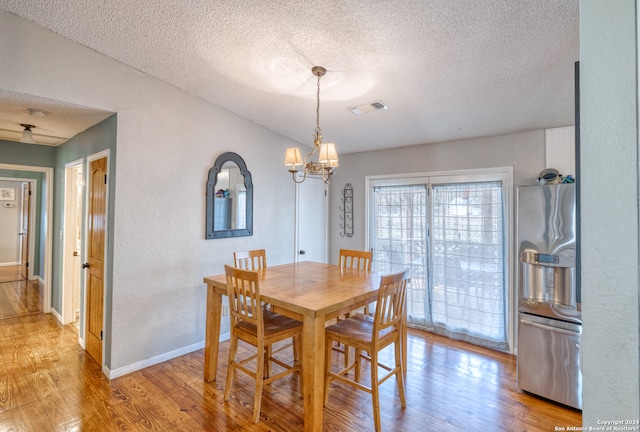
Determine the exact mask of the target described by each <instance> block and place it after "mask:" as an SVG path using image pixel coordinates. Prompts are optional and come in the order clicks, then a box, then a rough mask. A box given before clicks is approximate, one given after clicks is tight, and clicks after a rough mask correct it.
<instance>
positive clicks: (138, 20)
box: [0, 0, 579, 153]
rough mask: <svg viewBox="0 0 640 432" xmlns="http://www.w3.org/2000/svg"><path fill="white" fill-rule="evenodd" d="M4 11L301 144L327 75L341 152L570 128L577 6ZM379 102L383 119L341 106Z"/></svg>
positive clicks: (337, 2) (172, 1)
mask: <svg viewBox="0 0 640 432" xmlns="http://www.w3.org/2000/svg"><path fill="white" fill-rule="evenodd" d="M0 8H2V9H5V10H7V11H9V12H12V13H14V14H16V15H18V16H21V17H23V18H26V19H28V20H31V21H33V22H35V23H36V24H38V25H40V26H42V27H44V28H47V29H49V30H51V31H53V32H55V33H57V34H60V35H62V36H64V37H67V38H69V39H71V40H74V41H77V42H79V43H81V44H83V45H85V46H87V47H89V48H92V49H94V50H96V51H98V52H100V53H103V54H105V55H107V56H109V57H112V58H114V59H116V60H118V61H120V62H122V63H125V64H128V65H130V66H132V67H134V68H136V69H138V70H140V71H143V72H145V73H147V74H149V75H151V76H154V77H156V78H158V79H160V80H162V81H165V82H167V83H170V84H173V85H175V86H176V87H179V88H181V89H184V90H185V91H187V92H190V93H192V94H194V95H197V96H199V97H201V98H203V99H205V100H207V101H210V102H211V103H213V104H215V105H218V106H221V107H223V108H226V109H228V110H230V111H233V112H235V113H237V114H239V115H241V116H243V117H245V118H248V119H251V120H253V121H254V122H256V123H258V124H261V125H264V126H265V127H267V128H269V129H272V130H274V131H276V132H279V133H281V134H282V135H285V136H287V137H290V138H292V139H294V140H296V141H299V142H301V143H304V144H308V145H311V143H312V140H311V138H310V135H311V134H312V133H313V131H314V128H315V92H316V84H315V77H314V76H313V75H312V74H311V67H312V66H314V65H321V66H324V67H326V68H327V70H328V72H327V75H325V77H324V78H322V80H321V110H320V111H321V114H320V125H321V127H322V133H323V135H324V138H325V141H333V142H335V143H336V145H337V147H338V151H339V152H342V153H352V152H359V151H366V150H372V149H381V148H390V147H394V146H401V145H414V144H423V143H431V142H438V141H448V140H454V139H461V138H469V137H479V136H489V135H499V134H503V133H511V132H519V131H525V130H532V129H543V128H550V127H558V126H567V125H571V124H573V123H574V107H573V101H574V94H573V93H574V90H573V89H574V87H573V67H574V66H573V65H574V62H575V61H577V60H578V56H579V28H578V26H579V19H578V18H579V16H578V13H579V0H517V1H515V0H475V1H472V0H403V1H399V0H397V1H394V0H382V1H380V0H366V1H364V0H318V1H315V2H302V1H300V0H270V1H268V2H267V1H259V0H236V1H223V0H213V1H212V0H208V1H205V0H192V1H186V0H182V1H180V0H136V1H131V0H111V1H108V2H107V1H98V0H90V1H87V0H66V1H64V2H56V1H51V0H33V1H25V0H0ZM3 96H4V94H2V93H0V97H3ZM378 100H380V101H382V102H384V103H385V104H386V105H388V106H389V109H386V110H379V111H374V112H372V113H369V114H364V115H361V116H355V115H354V114H352V113H351V112H350V111H348V109H347V108H350V107H353V106H357V105H362V104H369V103H371V102H374V101H378ZM0 102H2V100H0ZM62 107H64V105H62ZM3 114H4V113H2V112H0V118H3V117H4V116H3ZM0 128H4V126H1V125H0ZM51 134H52V135H57V134H59V135H61V136H64V134H63V133H62V132H56V131H55V130H52V131H51Z"/></svg>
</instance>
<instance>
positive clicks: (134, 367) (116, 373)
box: [102, 333, 230, 379]
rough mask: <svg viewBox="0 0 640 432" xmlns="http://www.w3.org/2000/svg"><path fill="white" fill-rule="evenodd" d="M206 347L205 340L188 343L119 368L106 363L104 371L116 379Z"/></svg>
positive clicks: (221, 338) (109, 376)
mask: <svg viewBox="0 0 640 432" xmlns="http://www.w3.org/2000/svg"><path fill="white" fill-rule="evenodd" d="M229 338H230V334H229V333H224V334H221V335H220V342H223V341H226V340H229ZM202 348H204V341H200V342H197V343H194V344H191V345H187V346H185V347H182V348H179V349H177V350H173V351H169V352H166V353H162V354H159V355H157V356H153V357H150V358H148V359H146V360H141V361H138V362H135V363H131V364H129V365H126V366H122V367H119V368H117V369H113V370H110V369H109V368H108V367H107V366H106V365H105V366H103V367H102V372H103V373H104V374H105V375H106V377H107V378H109V379H115V378H118V377H121V376H123V375H126V374H129V373H131V372H135V371H139V370H142V369H144V368H148V367H149V366H153V365H156V364H159V363H162V362H165V361H167V360H171V359H174V358H176V357H180V356H183V355H185V354H189V353H192V352H194V351H197V350H200V349H202Z"/></svg>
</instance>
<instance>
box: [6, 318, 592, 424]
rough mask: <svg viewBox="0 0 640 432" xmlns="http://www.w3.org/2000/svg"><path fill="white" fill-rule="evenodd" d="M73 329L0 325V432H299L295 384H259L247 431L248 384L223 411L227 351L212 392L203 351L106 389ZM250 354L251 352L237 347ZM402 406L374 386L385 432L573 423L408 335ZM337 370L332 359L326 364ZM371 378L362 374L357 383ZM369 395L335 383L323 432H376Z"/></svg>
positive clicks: (490, 370)
mask: <svg viewBox="0 0 640 432" xmlns="http://www.w3.org/2000/svg"><path fill="white" fill-rule="evenodd" d="M77 338H78V335H77V332H76V329H75V327H74V326H73V325H67V326H62V325H60V324H59V323H58V322H57V321H56V319H55V318H54V317H53V316H52V315H50V314H42V313H36V314H30V315H24V316H19V317H14V318H6V319H2V320H0V432H5V431H25V432H26V431H116V430H117V431H238V432H243V431H301V430H302V420H303V412H302V409H303V408H302V406H303V404H302V399H301V398H300V396H299V395H300V388H299V380H298V377H297V376H290V377H286V378H284V379H282V380H279V381H276V382H274V383H273V384H271V385H269V386H266V388H265V391H264V394H263V402H262V410H261V412H262V413H261V421H260V422H259V423H258V424H257V425H254V424H252V423H251V420H250V419H251V409H252V405H253V388H254V386H253V381H252V380H251V379H250V378H249V377H247V376H245V375H244V374H238V379H237V380H236V383H235V384H234V386H233V388H232V391H231V399H230V401H229V402H228V403H225V402H223V400H222V396H223V390H224V389H223V386H224V377H225V375H226V367H225V366H224V365H223V363H226V356H227V355H228V347H229V343H228V342H223V343H221V347H220V358H221V359H222V361H220V365H219V367H218V377H219V378H218V382H212V383H205V382H204V379H203V367H204V350H198V351H195V352H193V353H190V354H188V355H184V356H181V357H178V358H175V359H173V360H169V361H167V362H164V363H161V364H158V365H155V366H152V367H149V368H146V369H144V370H141V371H137V372H134V373H131V374H128V375H126V376H123V377H120V378H117V379H114V380H111V381H109V380H108V379H107V378H105V377H104V376H103V374H102V373H101V371H100V367H99V366H98V364H97V363H95V361H93V360H92V359H91V358H90V357H89V356H88V355H86V354H85V352H84V351H83V350H82V349H81V347H80V346H79V345H78V344H77ZM243 349H247V348H243ZM408 351H409V361H408V371H407V379H406V392H407V408H406V409H405V410H402V409H401V408H400V401H399V397H398V392H397V386H396V383H395V381H394V380H389V381H387V382H386V383H384V384H383V385H382V386H381V405H382V428H383V430H384V431H389V432H391V431H393V432H395V431H411V432H413V431H465V432H467V431H509V432H511V431H545V432H546V431H553V430H555V427H556V426H561V427H566V426H580V425H581V413H580V411H576V410H573V409H569V408H566V407H563V406H560V405H557V404H554V403H551V402H548V401H546V400H542V399H539V398H536V397H534V396H531V395H528V394H523V393H519V392H518V391H517V389H516V383H515V359H514V357H513V356H510V355H507V354H503V353H498V352H494V351H491V350H485V349H481V348H478V347H475V346H472V345H468V344H465V343H461V342H455V341H451V340H448V339H445V338H442V337H439V336H436V335H432V334H429V333H425V332H421V331H416V330H410V332H409V339H408ZM339 360H341V357H339V354H338V353H335V357H334V364H335V365H336V367H337V366H338V364H339V363H338V362H339ZM367 373H368V369H366V370H365V371H364V374H365V376H366V374H367ZM371 410H372V408H371V399H370V396H369V395H368V394H366V393H364V392H361V391H357V390H356V389H352V388H350V387H347V386H343V385H341V384H339V383H336V384H335V385H334V386H332V390H331V392H330V396H329V406H328V407H326V408H325V411H324V431H363V432H364V431H372V430H373V418H372V411H371Z"/></svg>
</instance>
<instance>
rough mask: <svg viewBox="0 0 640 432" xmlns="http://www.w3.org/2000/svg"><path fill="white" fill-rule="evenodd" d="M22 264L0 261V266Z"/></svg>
mask: <svg viewBox="0 0 640 432" xmlns="http://www.w3.org/2000/svg"><path fill="white" fill-rule="evenodd" d="M17 265H20V263H19V262H4V263H0V267H9V266H17Z"/></svg>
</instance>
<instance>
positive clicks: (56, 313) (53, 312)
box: [51, 308, 62, 324]
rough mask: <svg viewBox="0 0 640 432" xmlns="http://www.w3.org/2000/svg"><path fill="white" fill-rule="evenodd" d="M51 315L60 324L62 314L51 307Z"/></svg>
mask: <svg viewBox="0 0 640 432" xmlns="http://www.w3.org/2000/svg"><path fill="white" fill-rule="evenodd" d="M51 315H53V316H54V317H55V318H56V319H57V320H58V322H59V323H60V324H62V315H60V314H59V313H58V311H57V310H55V309H54V308H51Z"/></svg>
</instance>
